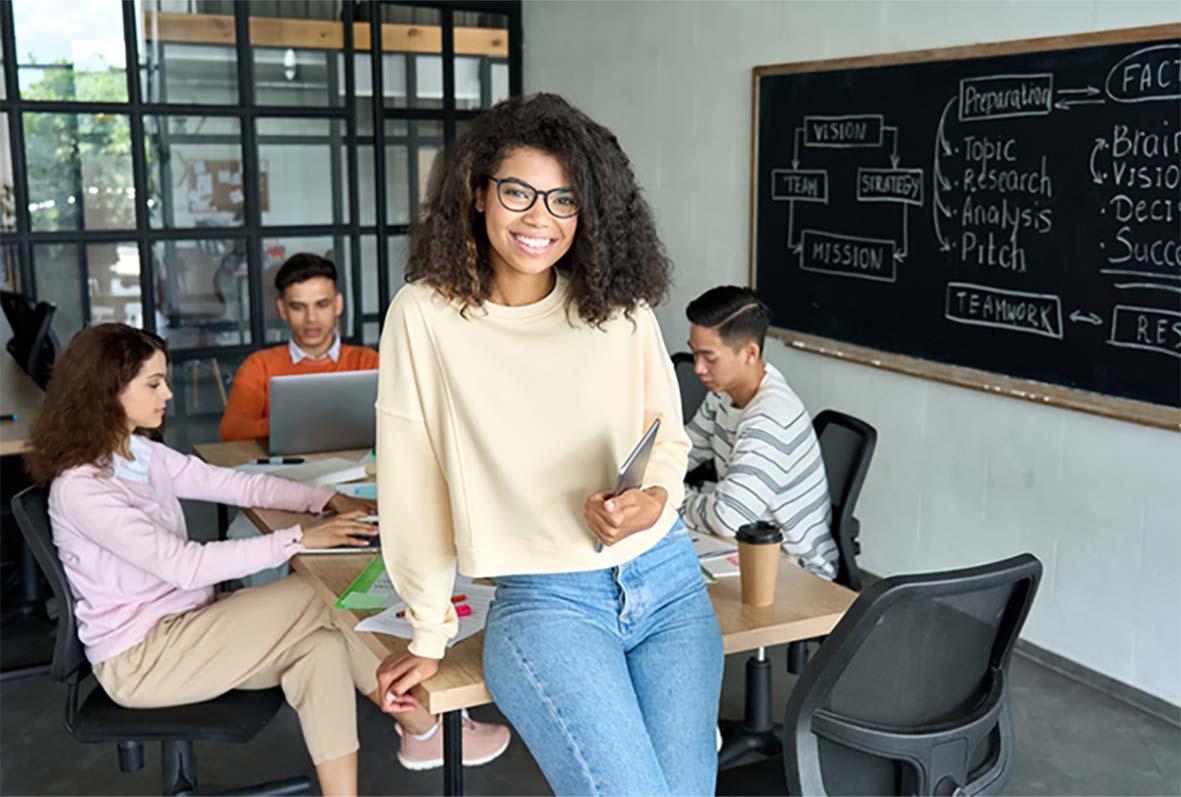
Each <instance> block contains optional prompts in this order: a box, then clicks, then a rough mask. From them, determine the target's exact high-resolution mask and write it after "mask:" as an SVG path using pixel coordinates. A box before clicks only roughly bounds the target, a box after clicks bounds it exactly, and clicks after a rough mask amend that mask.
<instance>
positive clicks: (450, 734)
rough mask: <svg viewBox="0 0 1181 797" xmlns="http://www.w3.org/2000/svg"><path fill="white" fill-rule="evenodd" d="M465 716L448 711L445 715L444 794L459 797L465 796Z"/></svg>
mask: <svg viewBox="0 0 1181 797" xmlns="http://www.w3.org/2000/svg"><path fill="white" fill-rule="evenodd" d="M462 718H463V714H462V712H460V711H448V712H445V713H444V714H443V794H444V795H445V797H459V795H462V794H463V723H462V722H461V720H462Z"/></svg>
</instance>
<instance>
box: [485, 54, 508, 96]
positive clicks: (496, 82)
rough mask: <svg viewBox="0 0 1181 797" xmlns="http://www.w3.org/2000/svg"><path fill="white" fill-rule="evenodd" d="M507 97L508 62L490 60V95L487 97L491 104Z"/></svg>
mask: <svg viewBox="0 0 1181 797" xmlns="http://www.w3.org/2000/svg"><path fill="white" fill-rule="evenodd" d="M508 97H509V85H508V63H507V62H499V61H493V62H492V96H491V97H489V98H488V100H489V102H491V103H492V104H493V105H495V104H496V103H498V102H500V101H501V100H507V99H508Z"/></svg>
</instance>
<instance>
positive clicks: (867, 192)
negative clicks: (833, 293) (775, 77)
mask: <svg viewBox="0 0 1181 797" xmlns="http://www.w3.org/2000/svg"><path fill="white" fill-rule="evenodd" d="M887 139H888V141H887ZM801 144H802V149H803V150H804V152H805V153H807V152H808V151H809V150H821V151H823V150H831V149H874V150H881V151H882V153H883V155H884V154H885V153H887V152H888V154H889V162H888V165H887V162H886V160H885V158H883V159H882V160H881V161H880V165H876V166H874V165H866V166H858V167H857V177H856V185H855V186H854V187H853V188H854V190H855V196H856V199H857V201H858V202H860V203H890V204H897V205H900V206H901V212H900V214H899V228H898V235H897V237H896V238H869V237H865V236H859V235H849V234H846V233H840V232H835V231H831V230H819V229H813V228H802V229H800V230H799V236H798V238H797V236H796V228H795V209H796V203H797V202H803V203H816V204H821V205H827V204H828V202H829V172H828V170H827V169H823V168H800V150H801ZM817 154H820V153H817ZM923 183H924V173H923V170H922V169H920V168H904V167H901V166H899V157H898V128H897V126H894V125H887V124H886V120H885V116H884V115H883V114H842V115H838V116H828V115H806V116H804V118H803V124H802V125H801V126H799V127H797V128H795V130H794V131H793V141H792V159H791V168H790V169H788V168H780V169H772V170H771V199H772V200H774V201H777V202H786V203H787V206H788V208H787V248H788V250H789V251H790V252H791V253H792V254H795V255H797V256H798V264H799V267H800V268H801V269H803V270H804V271H817V272H822V273H826V274H835V275H837V276H842V277H852V278H857V279H866V280H874V281H877V282H895V281H896V280H897V279H898V266H899V264H901V263H904V262H905V261H906V258H907V256H908V255H909V253H910V231H909V220H908V208H909V207H911V206H916V207H922V205H923Z"/></svg>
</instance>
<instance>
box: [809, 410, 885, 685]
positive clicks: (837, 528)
mask: <svg viewBox="0 0 1181 797" xmlns="http://www.w3.org/2000/svg"><path fill="white" fill-rule="evenodd" d="M812 428H813V429H815V430H816V438H817V439H818V440H819V441H820V455H821V457H823V458H824V472H825V475H826V476H827V477H828V495H829V498H831V499H832V526H831V529H830V530H831V532H832V538H833V541H834V542H835V543H836V544H837V551H838V552H839V554H840V555H839V557H838V558H837V575H836V578H834V579H833V581H835V582H837V583H838V584H840V585H841V586H843V587H848V588H849V589H851V590H853V591H854V592H860V591H861V571H860V570H859V569H858V567H857V555H858V554H859V553H861V542H860V540H859V539H858V537H860V535H861V521H859V520H858V519H857V518H855V517H853V509H854V508H855V507H856V506H857V499H858V498H859V497H860V496H861V485H862V484H864V483H865V474H867V473H869V463H870V460H872V459H873V450H874V447H875V446H877V441H878V432H877V429H874V428H873V427H872V426H870V425H869V424H868V423H866V422H865V421H863V420H861V419H860V418H854V417H853V416H852V415H846V414H845V413H843V412H838V411H837V410H824V411H823V412H821V413H820V414H819V415H817V416H816V417H815V418H814V419H812ZM807 663H808V643H807V641H801V642H793V643H791V644H790V645H789V646H788V648H787V671H788V672H790V673H795V674H797V675H798V674H799V673H801V672H803V671H804V666H805V665H806V664H807Z"/></svg>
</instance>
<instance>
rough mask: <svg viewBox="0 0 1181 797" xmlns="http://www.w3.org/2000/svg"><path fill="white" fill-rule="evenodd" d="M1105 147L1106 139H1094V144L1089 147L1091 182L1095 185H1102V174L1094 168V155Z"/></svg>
mask: <svg viewBox="0 0 1181 797" xmlns="http://www.w3.org/2000/svg"><path fill="white" fill-rule="evenodd" d="M1105 149H1107V140H1106V139H1102V138H1097V139H1095V146H1093V147H1091V182H1093V183H1094V184H1095V185H1103V175H1102V174H1100V173H1099V172H1098V171H1096V170H1095V156H1096V155H1098V154H1099V153H1100V151H1102V150H1105Z"/></svg>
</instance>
